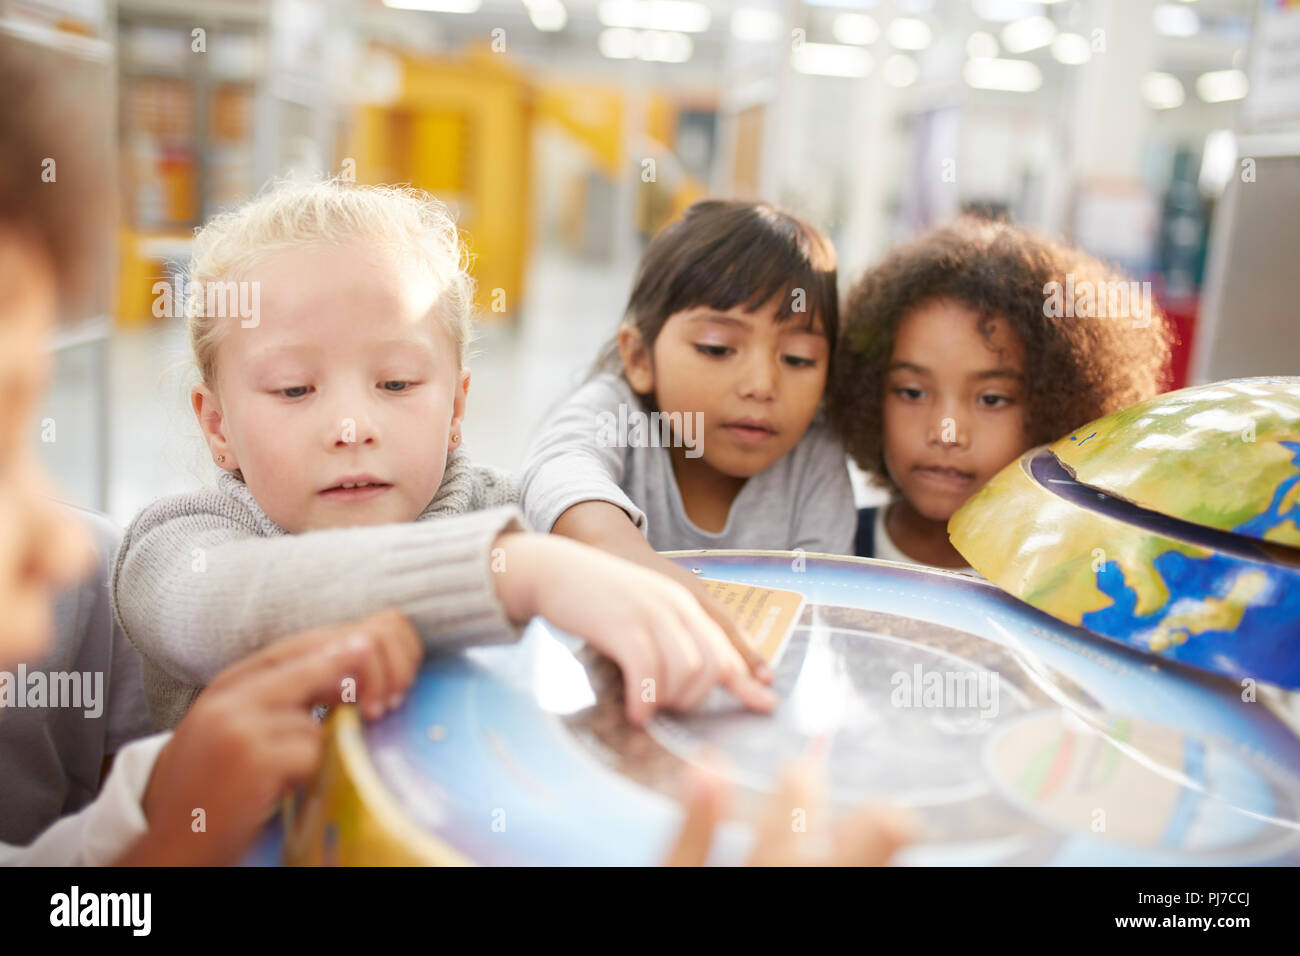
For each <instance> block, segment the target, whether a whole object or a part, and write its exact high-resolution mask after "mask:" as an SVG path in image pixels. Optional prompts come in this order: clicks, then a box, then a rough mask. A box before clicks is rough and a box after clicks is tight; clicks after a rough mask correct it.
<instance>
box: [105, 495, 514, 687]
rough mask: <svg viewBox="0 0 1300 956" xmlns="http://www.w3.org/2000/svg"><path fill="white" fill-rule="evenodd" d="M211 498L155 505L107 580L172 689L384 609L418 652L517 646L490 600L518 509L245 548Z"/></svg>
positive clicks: (242, 531)
mask: <svg viewBox="0 0 1300 956" xmlns="http://www.w3.org/2000/svg"><path fill="white" fill-rule="evenodd" d="M239 507H240V506H239V505H238V503H237V502H234V501H233V500H232V499H230V498H229V497H227V496H224V495H217V494H210V493H208V494H202V495H185V496H179V499H175V498H174V499H167V500H165V501H162V502H159V503H158V504H156V505H154V506H152V507H151V508H150V509H148V510H146V511H145V512H144V513H143V514H141V515H140V516H138V517H137V518H136V520H135V521H134V522H132V524H131V527H130V528H128V529H127V533H126V537H125V539H124V540H123V543H122V547H121V549H120V550H119V551H118V555H117V560H116V562H115V564H114V568H113V603H114V610H115V611H116V613H117V617H118V620H119V621H120V623H121V625H122V628H123V630H124V631H125V632H126V634H127V636H128V637H129V638H130V639H131V641H132V643H134V644H135V646H136V647H138V648H139V649H140V651H141V653H143V654H144V655H145V656H146V657H148V658H149V659H150V660H151V661H152V662H153V663H154V664H156V665H157V666H158V667H160V668H161V669H162V670H164V671H165V672H166V673H168V674H169V675H171V676H172V677H173V678H176V679H178V680H181V681H184V682H185V683H187V684H192V685H199V686H202V685H204V684H207V683H208V682H210V681H211V680H212V679H213V678H214V677H215V676H216V675H217V674H218V673H220V672H221V670H223V669H224V668H225V667H227V666H229V665H230V664H232V663H234V662H235V661H237V660H239V659H241V658H243V657H245V656H247V655H248V654H250V653H252V652H253V651H256V650H258V649H259V648H261V647H263V646H265V645H267V644H270V643H272V642H273V641H275V640H277V639H279V638H281V637H284V636H287V635H290V634H294V633H296V632H299V631H303V630H309V629H311V628H313V627H320V626H324V625H328V624H336V623H339V622H341V621H347V620H352V619H355V618H360V617H364V616H366V615H368V614H371V613H374V612H376V611H380V610H383V609H385V608H390V607H396V608H398V609H400V610H402V611H403V612H405V614H406V615H407V616H408V617H409V618H410V620H411V622H412V624H414V625H415V628H416V630H417V631H419V633H420V636H421V637H422V638H423V639H424V641H425V644H426V645H427V646H428V647H429V648H430V649H436V650H442V649H451V648H456V647H462V646H467V645H470V644H486V643H502V642H507V641H511V640H514V639H516V638H517V637H518V630H517V629H516V628H515V627H514V626H513V625H511V624H510V622H509V620H508V619H507V618H506V616H505V612H504V610H503V609H502V607H501V604H500V602H499V601H498V599H497V596H496V587H495V584H494V580H493V575H492V572H491V569H490V559H491V549H492V543H493V541H494V540H495V539H496V537H497V535H498V534H500V533H501V532H503V531H509V530H522V527H521V525H520V523H519V513H518V509H516V508H509V507H507V508H496V509H492V510H488V511H477V512H471V513H469V514H465V515H460V516H456V517H447V518H440V519H438V520H436V521H421V522H413V523H407V524H393V525H383V526H378V527H362V528H340V529H333V530H327V531H311V532H307V533H304V534H296V535H280V536H275V537H261V536H257V535H255V534H254V533H252V531H251V530H250V528H249V525H248V523H247V520H248V519H247V518H246V517H245V516H242V515H240V514H239Z"/></svg>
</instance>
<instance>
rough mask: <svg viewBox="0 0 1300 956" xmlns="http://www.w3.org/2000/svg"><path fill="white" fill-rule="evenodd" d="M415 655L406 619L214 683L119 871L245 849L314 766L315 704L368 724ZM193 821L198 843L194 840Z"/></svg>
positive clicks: (290, 643) (231, 858)
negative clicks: (359, 716)
mask: <svg viewBox="0 0 1300 956" xmlns="http://www.w3.org/2000/svg"><path fill="white" fill-rule="evenodd" d="M422 655H423V645H422V644H421V643H420V639H419V637H418V635H417V634H416V632H415V629H414V628H413V627H412V626H411V624H410V622H409V621H408V620H407V619H406V617H405V616H404V615H402V614H400V613H398V612H397V611H381V612H379V613H378V614H373V615H371V616H370V617H368V618H365V619H364V620H361V621H353V622H349V623H346V624H339V625H334V626H330V627H323V628H318V629H316V630H313V631H307V632H305V633H302V634H299V635H296V636H294V637H291V638H286V639H284V640H282V641H279V642H277V643H275V644H272V645H270V646H269V647H266V648H264V649H263V650H261V651H259V652H258V653H256V654H253V655H250V656H249V657H246V658H244V659H243V660H242V661H240V662H239V663H237V664H234V665H233V666H231V667H229V668H227V669H226V670H224V671H222V672H221V674H219V675H218V676H217V677H216V679H215V680H213V681H212V683H211V684H209V685H208V686H207V687H206V688H204V690H203V691H202V693H200V694H199V696H198V698H197V699H196V700H195V702H194V706H193V707H192V708H191V709H190V711H189V713H188V714H186V715H185V718H184V719H183V720H182V721H181V722H180V724H179V725H178V726H177V728H176V732H175V733H174V734H173V736H172V738H171V740H169V741H168V742H167V744H166V745H165V746H164V747H163V749H162V751H161V752H160V753H159V755H158V759H157V761H156V762H155V763H154V767H153V772H152V774H151V775H150V777H149V784H148V787H147V789H146V791H145V795H144V800H143V801H142V803H143V809H144V814H145V819H146V820H147V822H148V827H149V829H148V832H147V833H146V834H145V836H143V837H142V838H141V839H140V840H139V842H138V843H137V844H136V845H135V847H133V848H132V849H131V850H130V851H129V852H128V853H127V855H126V857H125V858H124V859H122V860H121V861H120V863H121V864H122V865H150V866H167V865H221V864H227V863H233V862H235V861H237V860H238V859H239V858H240V856H242V854H243V853H244V852H245V851H246V850H247V849H248V847H249V846H251V845H252V843H253V841H254V840H255V839H256V837H257V834H258V833H259V832H260V830H261V828H262V827H263V826H264V825H265V823H266V820H267V817H268V815H269V814H270V813H271V812H272V810H274V808H275V806H276V802H277V801H278V800H279V799H280V797H281V796H282V795H283V794H284V793H285V792H286V791H287V790H288V789H289V788H290V787H292V786H295V785H297V784H299V783H302V782H303V781H305V780H307V779H309V778H310V777H311V775H312V774H313V773H314V772H315V771H316V768H317V766H318V764H319V763H320V759H321V748H322V739H323V729H322V725H321V724H320V723H318V722H317V721H316V719H315V718H314V717H313V716H312V708H313V707H315V706H316V705H319V704H337V703H339V702H340V701H342V700H345V699H348V700H350V699H351V697H350V695H349V696H348V697H347V698H345V697H344V695H343V687H344V685H343V681H344V680H345V679H347V678H352V679H354V680H355V681H356V685H355V689H356V697H355V700H356V701H357V703H358V704H359V705H360V706H361V708H362V712H363V713H365V714H366V715H367V716H369V717H376V716H379V715H380V714H382V713H383V712H384V711H385V710H388V709H391V708H392V707H393V706H395V705H396V704H397V703H398V702H400V700H401V698H402V697H403V696H404V695H405V694H406V691H407V689H408V688H409V687H410V686H411V682H412V681H413V680H414V678H415V674H416V670H417V669H418V667H419V664H420V659H421V657H422ZM198 809H202V810H203V817H204V825H205V828H206V829H205V831H202V832H194V830H193V829H192V824H193V822H194V820H195V819H196V817H195V816H194V811H195V810H198Z"/></svg>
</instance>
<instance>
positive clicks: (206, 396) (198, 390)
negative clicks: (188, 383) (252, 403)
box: [190, 385, 239, 471]
mask: <svg viewBox="0 0 1300 956" xmlns="http://www.w3.org/2000/svg"><path fill="white" fill-rule="evenodd" d="M190 404H191V405H192V406H193V407H194V417H195V418H197V419H198V420H199V428H201V429H202V430H203V440H204V441H205V442H207V443H208V451H209V452H211V453H212V460H213V461H214V462H215V463H216V465H217V467H218V468H224V469H226V471H235V470H236V469H237V468H239V459H238V458H237V457H236V456H235V450H234V449H233V448H232V447H231V446H230V441H229V440H228V439H227V438H226V419H225V417H224V416H223V415H222V413H221V403H220V402H218V401H217V395H216V393H215V392H213V391H212V389H210V388H208V387H207V386H206V385H195V386H194V387H193V388H192V389H190Z"/></svg>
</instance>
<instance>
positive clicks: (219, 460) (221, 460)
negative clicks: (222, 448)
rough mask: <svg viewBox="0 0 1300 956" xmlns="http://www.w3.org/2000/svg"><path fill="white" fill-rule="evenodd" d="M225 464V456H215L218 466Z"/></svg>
mask: <svg viewBox="0 0 1300 956" xmlns="http://www.w3.org/2000/svg"><path fill="white" fill-rule="evenodd" d="M225 463H226V456H225V455H218V456H217V464H219V465H224V464H225Z"/></svg>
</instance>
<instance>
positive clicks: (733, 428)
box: [722, 420, 776, 445]
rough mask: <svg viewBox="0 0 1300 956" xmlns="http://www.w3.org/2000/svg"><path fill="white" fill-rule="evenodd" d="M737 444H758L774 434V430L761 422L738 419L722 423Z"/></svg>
mask: <svg viewBox="0 0 1300 956" xmlns="http://www.w3.org/2000/svg"><path fill="white" fill-rule="evenodd" d="M722 427H723V428H725V429H726V430H727V434H728V435H730V436H731V438H732V440H733V441H735V442H736V444H738V445H760V444H762V443H763V442H765V441H767V440H768V439H769V438H772V437H774V436H775V435H776V430H775V429H773V428H772V427H771V426H769V425H765V424H762V423H761V422H751V421H744V420H742V421H739V422H732V423H731V424H729V425H723V426H722Z"/></svg>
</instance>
